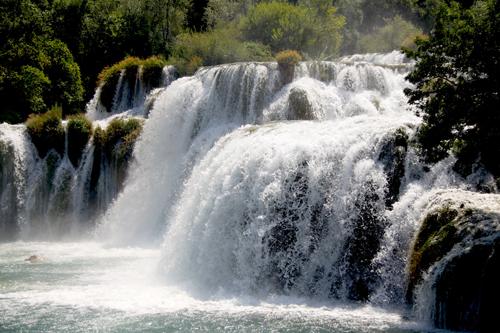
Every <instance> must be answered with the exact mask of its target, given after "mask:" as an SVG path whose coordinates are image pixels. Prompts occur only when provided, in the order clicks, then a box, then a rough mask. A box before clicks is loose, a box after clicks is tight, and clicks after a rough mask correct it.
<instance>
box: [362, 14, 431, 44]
mask: <svg viewBox="0 0 500 333" xmlns="http://www.w3.org/2000/svg"><path fill="white" fill-rule="evenodd" d="M422 35H423V32H422V30H420V29H419V28H417V27H416V26H414V25H413V24H412V23H410V22H408V21H405V20H404V19H403V18H402V17H401V16H395V17H394V18H393V19H391V20H388V21H387V22H386V24H385V25H384V26H382V27H380V28H378V29H376V30H375V31H374V32H373V33H370V34H367V35H364V36H363V37H361V39H360V41H359V47H358V49H359V51H360V52H362V53H374V52H390V51H393V50H399V49H401V47H411V46H412V45H413V41H414V40H415V38H416V37H417V36H422Z"/></svg>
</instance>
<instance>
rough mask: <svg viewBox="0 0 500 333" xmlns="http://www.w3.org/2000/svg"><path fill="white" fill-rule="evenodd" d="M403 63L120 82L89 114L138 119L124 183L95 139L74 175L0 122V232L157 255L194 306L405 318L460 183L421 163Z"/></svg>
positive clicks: (137, 76)
mask: <svg viewBox="0 0 500 333" xmlns="http://www.w3.org/2000/svg"><path fill="white" fill-rule="evenodd" d="M412 66H413V64H412V63H410V62H408V61H407V60H406V59H405V57H404V56H403V55H402V54H401V53H399V52H393V53H389V54H384V55H380V54H369V55H355V56H350V57H344V58H340V59H338V60H337V61H333V62H302V63H300V64H298V65H297V66H296V67H295V69H294V75H293V80H291V82H288V81H287V82H285V80H284V78H283V76H284V75H282V73H280V70H279V68H278V66H277V64H276V63H235V64H226V65H220V66H213V67H205V68H201V69H199V70H198V71H197V73H196V74H195V75H193V76H191V77H183V78H178V79H177V73H176V71H175V69H174V68H172V67H165V68H164V70H163V73H162V78H161V82H162V85H163V86H161V87H150V86H148V85H147V84H145V83H144V82H143V81H142V74H141V73H142V72H141V69H138V70H137V72H135V73H133V75H132V74H131V73H127V72H126V71H125V70H123V71H122V72H121V73H120V75H119V77H118V79H117V81H116V85H115V86H113V87H112V88H113V89H112V91H113V93H112V95H113V96H112V98H110V96H109V91H111V88H109V87H108V88H106V89H108V92H107V93H108V96H107V97H106V98H107V102H103V96H102V95H101V94H102V93H103V89H104V88H105V87H104V86H100V87H99V88H98V89H97V90H96V93H95V96H94V98H93V100H92V101H91V102H89V104H88V105H87V115H88V117H89V118H91V119H92V120H93V121H94V125H93V126H94V127H95V128H97V127H98V126H99V127H105V126H107V125H108V124H110V123H111V122H112V120H113V119H117V118H118V119H122V118H123V119H125V118H134V117H139V118H141V119H144V118H147V119H146V120H145V122H144V127H143V132H142V135H141V136H140V137H139V139H138V141H137V142H136V143H135V148H134V151H133V155H132V157H131V158H130V160H128V161H127V162H128V169H127V171H126V172H125V171H124V170H123V169H122V168H121V167H120V165H119V163H118V161H117V159H116V158H111V157H110V156H107V155H106V154H104V152H103V151H102V147H99V145H98V144H97V143H96V142H94V141H93V140H90V142H89V143H88V144H87V147H85V149H84V152H83V155H82V158H81V160H80V163H79V164H78V165H77V166H74V165H72V163H71V162H70V161H69V159H68V157H67V156H66V154H62V155H60V154H59V153H57V152H55V151H50V152H49V153H48V154H47V156H44V157H43V158H41V157H39V156H38V154H37V152H36V149H35V147H34V145H33V144H32V143H31V142H30V139H29V136H28V134H27V133H26V129H25V127H24V126H23V125H15V126H12V125H6V124H2V125H0V126H1V127H0V171H1V173H0V182H1V184H2V187H1V189H0V204H1V206H0V210H1V213H2V221H1V223H0V228H1V231H2V233H4V232H5V233H7V232H9V233H11V234H13V233H16V232H19V233H20V234H21V235H25V236H26V237H29V236H32V235H49V236H50V235H56V234H58V233H59V234H60V233H63V234H71V233H73V234H81V233H82V230H84V231H89V230H92V231H94V232H95V236H96V237H97V238H98V239H100V240H102V241H103V242H105V243H106V244H111V245H124V246H135V245H139V246H146V247H147V246H153V247H161V251H162V259H161V264H160V265H161V274H162V276H163V277H164V278H165V279H166V280H167V281H168V282H169V283H170V284H173V285H176V286H182V287H183V288H185V289H186V290H188V291H189V292H192V293H195V294H198V295H203V296H204V297H211V296H213V295H223V296H226V295H229V296H232V295H242V294H243V295H251V296H257V297H259V296H264V295H289V296H293V297H305V298H306V299H313V300H318V301H324V300H332V299H334V300H340V301H362V302H371V303H372V304H382V305H387V304H391V305H393V304H397V305H400V304H401V303H402V302H403V301H404V292H405V290H404V287H405V278H406V277H405V274H406V271H405V270H406V266H407V263H408V255H409V253H408V252H409V247H410V244H411V242H412V239H413V237H414V235H415V233H416V231H417V229H418V227H419V225H418V223H419V220H420V218H421V216H422V213H423V212H424V211H425V207H426V205H427V204H428V202H429V200H431V199H432V197H433V195H434V194H435V192H436V191H437V190H439V189H443V188H464V189H467V188H468V187H470V186H471V185H470V182H468V181H466V180H464V179H462V178H461V177H460V176H458V175H456V174H455V173H454V172H453V171H452V165H453V163H454V162H455V160H454V158H452V157H450V158H448V159H445V160H443V161H441V162H440V163H437V164H436V165H434V166H432V167H427V166H425V167H424V165H423V164H422V162H421V161H420V160H419V158H418V154H417V152H416V150H415V148H414V147H413V145H412V141H413V140H414V136H415V131H416V128H417V126H418V125H419V124H420V121H421V120H420V118H418V117H417V116H415V112H414V111H415V110H413V109H412V108H411V107H410V106H409V105H408V104H407V99H406V97H405V95H404V92H403V90H404V89H405V88H407V87H409V83H408V82H407V81H406V80H405V75H406V74H407V73H408V72H409V71H410V70H411V68H412ZM106 98H104V99H105V100H106ZM111 102H112V103H111ZM105 104H107V106H105ZM94 139H96V138H95V136H94ZM113 149H114V148H113ZM113 151H114V150H113ZM108 155H109V154H108ZM4 216H5V218H4ZM94 224H97V225H98V226H97V227H96V228H95V230H93V228H89V225H90V226H93V225H94Z"/></svg>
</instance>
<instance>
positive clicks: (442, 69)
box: [406, 0, 500, 175]
mask: <svg viewBox="0 0 500 333" xmlns="http://www.w3.org/2000/svg"><path fill="white" fill-rule="evenodd" d="M469 5H470V4H465V5H463V4H462V5H461V4H460V3H458V2H455V1H453V2H451V3H450V4H449V5H446V4H442V5H441V9H440V10H439V11H438V14H437V16H436V19H435V20H436V25H435V28H434V30H433V32H432V34H431V35H430V38H429V39H422V40H419V41H418V42H417V45H418V48H417V49H416V50H414V51H407V54H408V55H409V56H410V57H412V58H414V59H416V60H417V61H418V62H417V65H416V68H415V70H414V71H413V72H412V73H411V74H410V75H409V76H408V79H409V80H410V81H411V82H412V83H414V84H415V88H414V89H408V90H407V91H406V93H407V95H408V96H409V98H410V103H412V104H415V105H416V106H417V107H418V108H419V110H420V112H421V114H422V116H423V121H424V122H423V125H422V126H421V127H420V129H419V136H418V137H419V145H420V147H421V149H422V152H423V153H424V156H425V157H426V159H427V161H429V162H435V161H438V160H440V159H442V158H444V157H445V156H447V155H448V154H449V153H450V152H454V153H455V154H456V155H457V156H458V157H459V163H458V164H457V165H456V169H457V171H460V172H461V173H462V174H464V175H466V174H469V173H470V172H471V171H472V170H471V165H472V164H473V163H474V162H476V161H477V159H478V158H479V159H480V161H481V162H482V163H483V164H484V165H485V166H486V167H487V169H489V170H490V171H491V172H493V173H494V174H496V175H500V145H499V142H500V131H499V128H500V112H499V110H500V82H499V77H500V66H499V61H500V2H499V1H498V0H484V1H476V2H475V4H474V5H472V6H471V7H470V8H468V6H469Z"/></svg>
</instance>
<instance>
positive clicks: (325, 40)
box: [240, 1, 345, 58]
mask: <svg viewBox="0 0 500 333" xmlns="http://www.w3.org/2000/svg"><path fill="white" fill-rule="evenodd" d="M318 5H321V6H319V7H317V6H315V3H311V4H308V5H292V4H288V3H284V2H281V1H271V2H261V3H259V4H257V5H255V6H254V7H252V8H250V10H249V11H248V14H247V15H246V16H244V17H243V18H242V19H241V22H240V28H241V30H242V32H243V37H244V38H246V39H249V40H252V41H256V42H260V43H262V44H264V45H269V46H270V47H271V50H272V51H273V52H278V51H282V50H286V49H294V50H298V51H300V52H301V53H304V54H307V55H309V56H310V57H313V58H319V57H326V56H332V55H336V54H337V53H338V50H339V48H340V45H341V42H342V36H341V32H342V28H343V26H344V23H345V20H344V17H343V16H339V15H337V14H336V10H335V8H334V7H332V6H331V4H330V3H329V2H322V3H321V2H318Z"/></svg>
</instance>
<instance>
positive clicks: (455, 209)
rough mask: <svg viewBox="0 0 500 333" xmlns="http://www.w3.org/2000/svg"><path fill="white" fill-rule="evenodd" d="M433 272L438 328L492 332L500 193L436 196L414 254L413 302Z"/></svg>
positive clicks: (499, 260)
mask: <svg viewBox="0 0 500 333" xmlns="http://www.w3.org/2000/svg"><path fill="white" fill-rule="evenodd" d="M429 270H431V271H430V272H429V274H428V275H426V276H427V277H426V279H433V280H432V281H429V282H430V283H431V286H432V292H433V293H434V295H435V297H434V304H433V306H432V311H431V313H430V316H431V318H432V320H433V322H434V324H435V325H436V326H437V327H439V328H446V329H453V330H467V331H475V332H493V331H492V330H491V328H492V327H495V326H496V321H494V320H496V315H497V314H498V306H497V302H498V299H499V297H500V285H499V283H498V281H500V196H499V195H494V194H480V193H474V192H465V191H459V190H453V191H452V190H450V191H443V192H440V193H437V194H436V196H435V197H434V198H433V200H432V202H431V205H430V209H429V212H428V213H427V215H426V216H425V217H424V219H423V222H422V224H421V227H420V230H419V232H418V234H417V237H416V239H415V241H414V244H413V247H412V252H411V255H410V261H409V268H408V288H407V294H406V299H407V301H408V303H409V304H413V302H414V300H415V299H416V297H415V296H416V295H415V293H416V290H417V288H416V286H417V285H418V284H419V283H421V282H422V279H423V276H424V273H425V272H427V271H429ZM429 282H428V283H429Z"/></svg>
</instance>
